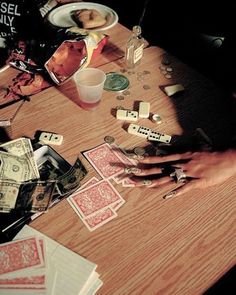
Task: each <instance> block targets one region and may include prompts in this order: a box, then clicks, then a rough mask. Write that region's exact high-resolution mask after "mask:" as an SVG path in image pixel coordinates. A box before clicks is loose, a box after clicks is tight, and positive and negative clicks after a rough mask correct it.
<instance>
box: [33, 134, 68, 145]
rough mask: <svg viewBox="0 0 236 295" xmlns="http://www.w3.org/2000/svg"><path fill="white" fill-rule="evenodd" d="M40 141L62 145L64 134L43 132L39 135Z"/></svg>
mask: <svg viewBox="0 0 236 295" xmlns="http://www.w3.org/2000/svg"><path fill="white" fill-rule="evenodd" d="M39 141H41V142H43V143H45V144H54V145H61V144H62V141H63V136H62V135H60V134H56V133H50V132H42V133H41V134H40V136H39Z"/></svg>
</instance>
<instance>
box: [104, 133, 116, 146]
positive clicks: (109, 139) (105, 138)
mask: <svg viewBox="0 0 236 295" xmlns="http://www.w3.org/2000/svg"><path fill="white" fill-rule="evenodd" d="M104 141H105V142H106V143H109V144H111V143H113V142H114V141H115V138H114V137H113V136H110V135H107V136H105V137H104Z"/></svg>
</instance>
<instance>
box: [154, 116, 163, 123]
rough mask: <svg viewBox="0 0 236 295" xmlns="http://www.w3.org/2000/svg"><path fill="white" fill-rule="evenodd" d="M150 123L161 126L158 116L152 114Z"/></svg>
mask: <svg viewBox="0 0 236 295" xmlns="http://www.w3.org/2000/svg"><path fill="white" fill-rule="evenodd" d="M152 122H154V123H157V124H161V122H162V120H161V116H160V115H158V114H153V115H152Z"/></svg>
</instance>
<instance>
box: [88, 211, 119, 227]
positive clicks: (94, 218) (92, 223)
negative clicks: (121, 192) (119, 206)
mask: <svg viewBox="0 0 236 295" xmlns="http://www.w3.org/2000/svg"><path fill="white" fill-rule="evenodd" d="M116 216H117V213H116V212H115V211H114V210H112V209H111V208H109V207H108V208H106V209H103V210H101V211H100V212H97V213H95V214H92V215H89V217H87V218H82V221H83V223H84V224H85V225H86V227H87V228H88V229H89V230H90V231H94V230H95V229H97V228H99V227H101V226H102V225H104V224H106V223H107V222H108V221H110V220H112V219H114V218H115V217H116Z"/></svg>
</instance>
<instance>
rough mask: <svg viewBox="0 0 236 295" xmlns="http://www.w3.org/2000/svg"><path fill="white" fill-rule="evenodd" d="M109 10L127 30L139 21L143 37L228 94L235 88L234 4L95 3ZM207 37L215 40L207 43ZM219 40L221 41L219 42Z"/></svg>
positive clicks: (138, 0) (107, 0)
mask: <svg viewBox="0 0 236 295" xmlns="http://www.w3.org/2000/svg"><path fill="white" fill-rule="evenodd" d="M95 2H99V3H102V4H105V5H107V6H109V7H112V8H113V9H114V10H115V11H116V12H117V13H118V15H119V22H120V23H121V24H123V25H125V26H126V27H128V28H129V29H131V28H132V26H134V25H137V24H139V22H140V18H141V16H142V12H143V9H144V7H146V11H145V14H144V17H143V19H142V21H141V23H140V24H141V27H142V32H143V37H144V38H145V39H146V40H148V41H149V43H150V45H158V46H160V47H162V48H164V49H166V50H167V51H168V52H169V53H172V54H173V55H175V56H176V57H178V58H179V59H180V60H182V61H183V62H185V63H187V64H189V65H191V66H193V67H194V68H195V69H196V70H198V71H200V72H201V73H203V74H205V75H206V76H209V77H211V78H212V79H213V80H214V81H216V82H217V84H219V85H221V86H222V87H223V88H225V89H226V90H228V91H233V90H234V89H235V88H236V70H235V66H236V58H235V55H236V46H235V35H236V32H235V29H236V24H235V19H236V18H235V15H234V14H235V5H234V4H233V1H231V2H230V3H228V1H220V2H219V1H218V2H219V3H220V4H218V3H217V2H216V1H215V2H213V1H212V2H211V1H207V0H205V1H189V3H188V4H186V3H183V1H171V2H169V1H155V0H136V1H134V2H133V1H132V2H129V3H128V1H127V0H119V1H115V0H100V1H99V0H98V1H95ZM209 36H214V37H215V38H214V39H213V40H211V41H210V40H209ZM221 37H224V41H223V42H222V41H221V40H222V39H221Z"/></svg>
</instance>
